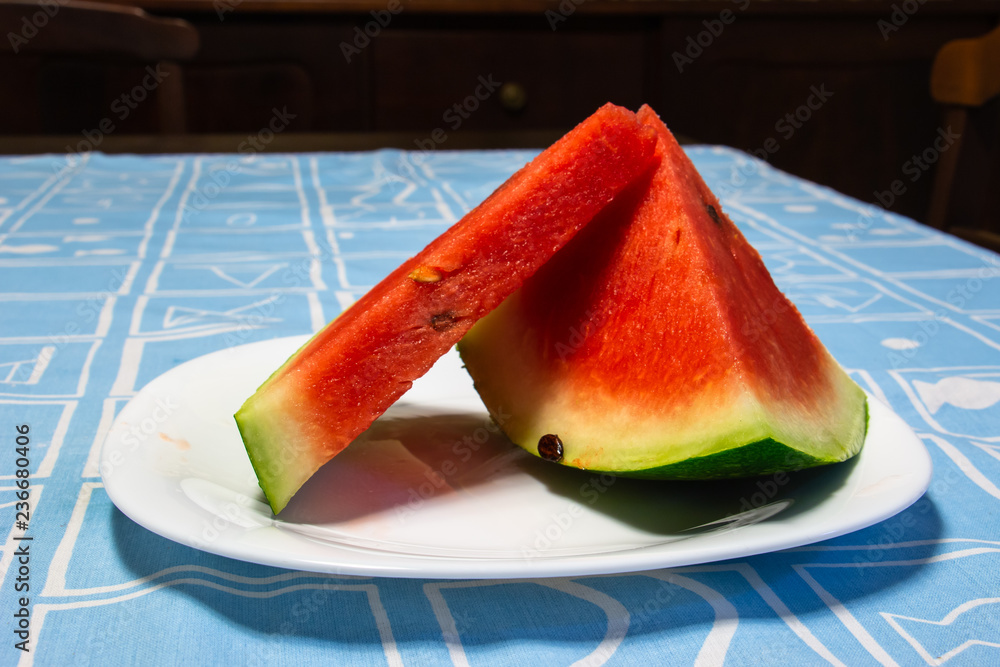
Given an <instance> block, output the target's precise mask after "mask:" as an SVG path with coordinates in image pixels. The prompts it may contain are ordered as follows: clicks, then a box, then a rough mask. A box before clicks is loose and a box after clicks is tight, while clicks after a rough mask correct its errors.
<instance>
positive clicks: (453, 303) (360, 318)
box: [236, 104, 656, 513]
mask: <svg viewBox="0 0 1000 667" xmlns="http://www.w3.org/2000/svg"><path fill="white" fill-rule="evenodd" d="M655 143H656V140H655V133H654V132H652V131H650V129H649V128H648V127H645V126H644V125H643V124H642V123H640V122H639V121H638V120H637V119H636V117H635V114H633V113H632V112H630V111H628V110H626V109H622V108H620V107H615V106H613V105H610V104H608V105H605V106H604V107H602V108H601V109H599V110H598V111H597V112H596V113H595V114H594V115H592V116H591V117H590V118H588V119H587V120H585V121H584V122H583V123H581V124H580V125H579V126H577V127H576V128H575V129H573V130H572V131H570V132H569V133H568V134H567V135H566V136H564V137H563V138H562V139H560V140H559V141H557V142H556V143H555V144H553V145H552V146H551V147H550V148H548V149H547V150H546V151H544V152H542V153H541V154H540V155H539V156H538V157H537V158H535V159H534V160H533V161H532V162H531V163H529V164H528V165H526V166H525V167H524V168H523V169H521V170H520V171H518V172H517V173H516V174H514V175H513V176H512V177H511V178H510V179H509V180H508V181H507V182H506V183H504V184H503V185H501V186H500V187H499V188H498V189H497V190H496V191H495V192H494V193H493V194H492V195H490V196H489V197H488V198H487V199H486V200H485V201H484V202H483V203H482V204H480V205H479V206H478V207H476V208H475V209H474V210H472V211H470V212H469V213H468V214H467V215H466V216H465V217H464V218H462V220H460V221H459V222H457V223H456V224H455V225H454V226H452V227H451V228H450V229H449V230H447V231H446V232H445V233H444V234H442V235H441V236H439V237H438V238H437V239H435V240H434V241H432V242H431V243H430V244H429V245H428V246H427V247H426V248H425V249H424V250H423V251H421V252H420V253H419V254H418V255H416V256H415V257H413V258H411V259H410V260H408V261H407V262H405V263H404V264H403V265H402V266H400V267H399V268H397V269H396V270H395V271H393V272H392V273H391V274H390V275H389V276H388V277H386V278H385V279H384V280H383V281H382V282H380V283H379V284H378V285H376V286H375V287H374V288H373V289H372V290H371V291H369V292H368V293H367V294H365V295H364V296H363V297H362V298H361V299H359V300H358V301H357V302H356V303H355V304H354V305H353V306H351V308H349V309H348V310H347V311H345V312H344V313H343V314H341V315H340V317H338V318H336V319H335V320H333V321H332V322H330V324H328V325H327V326H326V327H325V328H324V329H323V330H322V331H320V332H319V333H318V334H316V335H315V336H314V337H313V338H312V339H311V340H310V341H309V342H308V343H306V344H305V345H304V346H303V347H302V348H301V349H300V350H299V351H298V352H296V354H295V355H293V356H292V357H291V358H290V359H289V360H288V361H287V362H285V364H284V365H283V366H282V367H281V368H279V369H278V370H277V371H276V372H275V373H274V374H273V375H272V376H271V377H270V378H269V379H268V380H267V381H266V382H265V383H264V384H263V385H261V387H260V388H259V389H258V390H257V392H256V393H255V394H254V395H253V396H251V397H250V398H249V399H248V400H247V401H246V403H245V404H244V405H243V407H242V408H241V409H240V410H239V412H237V413H236V422H237V424H238V426H239V429H240V434H241V436H242V437H243V442H244V444H245V445H246V449H247V453H248V454H249V456H250V461H251V463H252V464H253V467H254V470H255V472H256V473H257V478H258V480H259V482H260V485H261V488H262V489H263V490H264V494H265V496H267V499H268V502H269V503H270V505H271V509H272V510H273V511H274V512H275V513H278V512H280V511H281V510H282V509H283V508H284V507H285V505H286V504H287V503H288V501H289V499H290V498H291V497H292V495H293V494H294V493H295V492H296V491H298V489H299V488H300V487H301V486H302V485H303V484H304V483H305V482H306V480H307V479H309V477H311V476H312V475H313V473H314V472H316V470H318V469H319V467H320V466H321V465H323V464H324V463H326V462H327V461H329V460H330V459H331V458H333V456H335V455H336V454H337V453H339V452H340V451H341V450H342V449H343V448H344V447H346V446H347V445H348V444H349V443H350V442H351V441H352V440H354V438H355V437H357V436H358V435H359V434H360V433H361V432H362V431H364V430H365V429H366V428H367V427H368V426H369V425H370V424H371V423H372V422H373V421H374V420H375V419H376V418H377V417H379V415H381V414H382V413H383V412H385V410H386V409H388V407H389V406H390V405H392V403H393V402H395V401H396V399H398V398H399V397H400V396H401V395H402V394H403V393H404V392H406V390H407V389H409V388H410V385H411V384H412V382H413V380H415V379H416V378H418V377H420V376H421V375H423V374H424V373H426V372H427V370H428V369H429V368H430V367H431V365H433V363H434V362H435V361H436V360H437V359H438V358H439V357H440V356H441V355H442V354H444V353H445V352H446V351H447V350H448V349H450V348H451V347H452V346H453V345H454V344H455V343H456V342H457V341H458V340H459V339H460V338H461V337H462V336H463V335H464V334H465V332H466V331H468V329H469V328H470V327H471V326H472V325H473V323H474V322H475V321H476V320H478V319H479V318H480V317H482V316H483V315H485V314H486V313H488V312H490V311H491V310H493V309H494V308H495V307H496V306H497V305H498V304H499V303H500V302H501V301H502V300H503V299H504V298H506V297H507V296H508V295H509V294H510V293H511V292H513V291H514V290H515V289H517V287H519V286H520V285H521V283H522V282H523V281H524V280H525V278H527V277H528V276H530V275H531V274H532V273H534V272H535V271H536V270H537V269H538V267H540V266H541V265H542V264H544V263H545V261H547V260H548V259H549V258H550V257H551V256H552V254H553V253H555V252H556V251H557V250H559V249H560V248H562V247H563V246H564V245H565V244H566V242H567V241H569V239H570V238H572V236H573V235H574V234H575V233H576V232H577V231H578V230H579V229H580V228H581V227H583V226H584V225H585V224H587V222H589V221H590V220H591V218H593V217H594V215H596V214H597V213H598V212H599V211H600V210H601V209H602V208H604V207H605V206H606V205H607V204H608V202H610V201H611V200H612V199H613V198H614V197H615V196H617V195H618V194H619V193H620V192H621V191H622V190H623V189H624V188H625V187H626V186H627V185H628V184H629V183H630V182H631V181H632V180H634V179H635V177H636V176H638V175H639V174H640V173H642V172H643V171H644V170H646V169H647V167H649V166H650V164H651V162H652V160H653V151H654V146H655Z"/></svg>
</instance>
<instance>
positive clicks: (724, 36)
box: [0, 0, 1000, 219]
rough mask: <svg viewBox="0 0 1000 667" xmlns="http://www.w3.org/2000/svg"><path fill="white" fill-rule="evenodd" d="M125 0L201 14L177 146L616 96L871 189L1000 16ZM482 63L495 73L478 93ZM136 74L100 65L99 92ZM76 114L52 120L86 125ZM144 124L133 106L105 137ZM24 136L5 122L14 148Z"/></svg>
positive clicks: (622, 2)
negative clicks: (941, 60)
mask: <svg viewBox="0 0 1000 667" xmlns="http://www.w3.org/2000/svg"><path fill="white" fill-rule="evenodd" d="M120 1H122V2H126V3H134V4H136V5H139V6H142V7H144V8H146V9H147V10H149V11H153V12H162V13H166V14H170V15H175V16H180V17H183V18H184V19H185V20H187V21H189V22H190V23H191V24H192V25H193V26H194V27H195V28H196V30H197V31H198V34H199V37H200V42H201V48H200V50H199V52H198V54H197V56H196V57H194V58H193V59H192V60H191V61H190V62H188V63H186V64H185V65H184V74H185V83H186V92H187V100H186V116H187V125H188V132H189V133H191V134H189V135H187V139H188V140H189V141H188V142H187V143H183V142H182V143H178V142H177V141H173V140H172V141H171V142H170V143H169V144H159V145H160V146H167V145H169V146H170V147H171V148H172V149H174V150H176V149H178V148H179V147H180V148H183V147H184V146H189V147H190V148H191V149H192V150H199V149H200V148H201V147H202V146H204V145H205V143H206V142H209V143H211V144H212V146H213V147H215V148H219V147H220V146H221V147H222V149H225V148H226V147H229V149H230V150H235V149H236V147H237V146H238V145H239V143H240V142H241V141H242V140H244V139H245V138H246V136H247V135H252V134H254V133H256V132H258V131H260V130H261V129H262V128H265V127H267V126H268V124H269V122H270V120H271V119H272V118H273V116H274V114H275V111H276V110H277V111H282V110H287V113H288V114H292V115H294V116H295V117H294V118H292V119H291V120H290V121H289V123H288V125H287V128H286V129H285V131H284V132H283V133H282V135H281V136H279V137H277V138H276V139H275V140H274V141H272V142H271V143H270V144H269V145H268V146H267V148H268V150H271V149H276V148H281V147H283V146H294V147H296V148H299V149H301V148H302V147H305V148H309V147H310V146H314V147H316V148H320V147H322V148H335V147H337V146H339V145H342V144H340V143H338V142H339V141H340V138H346V141H347V144H346V145H348V146H350V147H354V148H357V147H363V146H366V147H375V146H378V145H384V143H385V142H386V141H389V142H390V143H392V144H393V145H398V146H401V147H410V148H416V147H421V146H427V145H428V143H427V142H428V141H431V142H433V144H434V147H435V148H438V149H447V148H457V147H468V146H470V145H477V142H480V141H484V142H485V143H487V144H489V145H526V144H529V143H531V142H535V141H539V142H541V141H544V140H545V139H546V138H548V137H554V136H558V135H559V134H560V133H561V132H563V131H565V130H566V129H568V128H569V127H571V126H572V125H573V124H575V123H576V122H578V121H579V120H580V119H582V118H583V117H584V116H586V115H587V114H589V113H590V112H591V111H593V109H594V108H596V107H597V106H598V105H600V104H602V103H603V102H605V101H609V100H610V101H613V102H616V103H619V104H624V105H627V106H629V107H633V108H634V107H636V106H638V105H639V104H642V103H644V102H648V103H650V104H652V105H653V106H654V108H656V109H657V111H659V113H660V115H661V116H662V117H663V118H664V119H665V120H666V122H667V123H668V125H669V126H670V127H671V128H672V129H673V130H674V131H675V133H677V134H679V135H682V136H686V137H690V138H692V139H694V140H697V141H702V142H711V143H720V144H727V145H731V146H735V147H738V148H742V149H745V150H748V151H752V152H754V153H756V154H758V155H762V156H764V157H766V158H767V159H768V160H769V161H770V162H771V163H772V164H774V165H775V166H777V167H780V168H782V169H786V170H788V171H791V172H793V173H796V174H798V175H801V176H804V177H806V178H809V179H811V180H814V181H816V182H818V183H823V184H826V185H830V186H832V187H834V188H836V189H838V190H840V191H842V192H845V193H847V194H850V195H853V196H855V197H858V198H860V199H862V200H864V201H867V202H872V203H876V204H877V203H879V201H878V198H877V195H878V194H879V193H882V192H885V191H887V190H888V189H889V188H890V186H891V185H892V183H893V182H894V181H896V180H898V179H901V178H906V175H904V174H903V171H902V170H903V169H904V165H905V164H906V163H907V161H908V160H910V159H911V157H912V156H914V155H918V154H920V153H921V152H922V151H923V150H924V149H925V148H926V147H927V146H929V145H932V144H933V142H934V140H935V137H936V136H937V131H938V129H939V125H940V118H939V109H938V106H937V105H936V103H935V102H934V100H933V99H932V98H931V96H930V93H929V88H928V81H929V76H930V68H931V63H932V62H933V60H934V57H935V55H936V54H937V52H938V51H939V50H940V49H941V47H942V46H943V45H944V44H945V43H947V42H949V41H952V40H954V39H957V38H963V37H974V36H979V35H982V34H984V33H986V32H988V31H989V30H991V29H992V28H993V27H995V26H996V25H997V23H998V22H1000V3H993V2H981V1H977V0H924V2H919V1H918V0H912V1H911V2H903V1H902V0H817V1H806V0H731V1H730V0H725V1H723V2H716V1H708V2H706V1H703V0H617V1H612V0H586V1H585V2H581V0H561V2H559V1H552V2H543V1H541V0H413V1H412V2H407V1H403V0H399V4H397V3H396V0H374V1H372V0H354V1H351V0H120ZM366 33H367V34H366ZM480 77H486V80H487V81H494V82H496V83H499V84H500V85H499V86H492V85H491V86H490V87H491V88H492V89H491V90H490V91H489V92H488V94H486V95H485V96H486V99H481V100H480V99H470V96H472V97H474V96H475V94H476V91H477V89H478V90H480V92H483V91H484V90H485V89H484V88H482V87H481V86H482V84H481V82H480ZM123 81H124V82H126V83H127V77H125V76H124V75H119V76H118V79H108V80H105V81H104V82H103V83H102V84H101V85H102V86H103V88H102V90H103V91H105V93H106V95H105V99H107V94H113V91H114V85H115V84H116V82H117V85H126V83H122V82H123ZM3 82H4V78H3V77H2V76H0V86H2V85H3ZM466 102H468V104H465V103H466ZM104 103H105V104H106V102H104ZM455 105H460V108H459V109H458V110H456V108H455ZM472 106H475V109H474V110H471V111H470V110H468V109H467V108H466V107H472ZM4 113H7V115H9V110H4V109H0V127H7V128H16V127H17V125H16V124H15V123H10V122H8V120H9V119H8V118H4V117H3V114H4ZM92 115H93V114H92ZM84 126H85V124H84ZM67 127H68V126H67V124H66V123H65V122H64V123H63V124H62V125H60V126H59V127H58V128H52V127H49V128H45V129H44V130H43V131H44V132H46V133H50V134H51V133H52V132H53V131H56V132H59V133H62V134H72V133H73V132H74V131H75V132H79V130H69V129H67ZM435 130H439V131H440V132H439V134H438V135H436V136H437V137H438V138H439V139H442V138H443V141H435V140H434V139H433V138H432V137H433V136H434V132H435ZM150 131H151V126H150V124H149V123H148V122H147V119H146V117H145V110H143V109H140V110H137V112H136V114H135V116H134V117H133V118H130V119H129V124H128V125H125V124H123V126H122V131H121V132H120V133H116V135H115V136H114V137H111V138H110V142H109V143H107V144H105V146H104V147H102V149H105V150H107V149H109V148H110V149H113V148H114V146H115V145H117V143H118V142H122V145H123V146H124V149H134V145H135V142H134V141H133V140H131V139H130V138H129V137H130V136H133V135H137V134H141V133H146V132H150ZM8 132H9V133H10V132H13V130H10V129H8ZM39 132H40V130H39V129H37V128H36V129H34V130H33V131H32V130H29V131H27V132H25V131H23V130H22V131H20V134H22V135H24V134H26V133H27V134H39ZM306 133H308V134H306ZM441 133H443V134H441ZM293 135H298V138H295V136H293ZM307 136H308V137H315V142H311V141H307V140H305V137H307ZM359 137H360V139H359ZM365 138H367V139H368V140H369V141H368V142H367V143H365V141H364V139H365ZM484 138H485V139H484ZM15 140H16V142H15ZM25 141H26V139H25V138H24V137H23V136H22V137H21V138H20V139H19V138H18V137H7V139H6V141H5V139H4V138H0V151H4V150H8V151H9V150H12V148H11V147H12V146H14V145H17V147H18V148H19V149H20V148H21V147H23V145H24V142H25ZM136 141H138V140H136ZM142 141H145V140H142ZM359 141H361V144H359V143H358V142H359ZM17 142H20V143H17ZM130 142H131V145H130ZM143 145H144V146H146V147H150V148H152V149H155V148H156V146H157V145H156V144H150V143H149V142H148V141H145V143H144V144H143ZM963 150H964V149H963ZM932 181H933V176H932V174H931V173H930V172H927V173H921V174H920V176H919V178H918V179H917V180H916V181H915V182H912V183H911V182H910V181H906V182H907V189H906V192H905V193H904V194H902V195H899V196H895V197H894V199H893V201H892V202H891V204H890V205H889V208H891V209H892V210H893V211H896V212H899V213H903V214H906V215H910V216H913V217H916V218H918V219H923V218H924V217H925V214H926V211H927V207H928V203H929V193H930V190H931V182H932Z"/></svg>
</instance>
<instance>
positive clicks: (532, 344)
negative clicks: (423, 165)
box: [459, 107, 867, 479]
mask: <svg viewBox="0 0 1000 667" xmlns="http://www.w3.org/2000/svg"><path fill="white" fill-rule="evenodd" d="M638 116H639V118H640V119H641V120H642V121H643V122H644V123H645V124H647V125H648V126H649V127H652V128H654V129H655V130H656V131H657V134H658V146H657V155H658V157H659V159H660V163H659V167H658V168H657V169H656V170H655V172H653V173H651V174H649V175H648V176H645V177H642V178H640V180H639V181H638V182H636V183H634V184H633V185H632V186H631V187H630V188H629V189H628V190H627V191H626V192H625V193H623V194H622V196H621V197H619V198H618V199H617V200H616V201H615V203H614V204H612V205H611V206H609V207H608V208H607V209H605V211H604V212H602V213H601V215H599V216H598V217H597V218H596V219H595V220H594V221H593V222H591V223H590V224H589V225H588V226H587V227H586V228H585V229H584V230H583V231H581V232H580V234H578V235H577V236H576V237H575V238H574V239H573V240H572V241H571V242H570V243H569V244H568V245H567V246H566V247H565V248H564V249H563V250H561V251H559V252H558V253H557V254H556V255H555V256H554V257H553V258H552V260H550V261H549V262H548V263H547V264H546V265H545V266H544V267H542V269H541V270H539V271H538V272H537V273H536V274H535V275H534V276H533V277H532V278H530V279H529V280H528V281H527V282H526V283H525V284H524V286H523V287H522V288H521V289H520V290H518V291H517V292H515V293H514V294H513V295H512V296H511V297H510V298H509V299H507V300H506V301H505V302H504V303H503V304H501V306H500V307H499V308H497V309H496V310H495V311H494V312H493V313H491V314H490V315H488V316H487V317H485V318H483V319H482V320H481V321H480V322H479V323H478V324H477V325H476V326H475V327H473V328H472V330H471V331H470V332H469V333H468V335H467V336H466V337H465V338H464V339H463V340H462V342H461V343H460V344H459V351H460V353H461V355H462V359H463V360H464V362H465V364H466V367H467V369H468V371H469V373H470V374H471V375H472V378H473V380H474V381H475V385H476V388H477V390H478V391H479V393H480V396H481V397H482V399H483V401H484V403H485V404H486V406H487V408H488V409H489V410H490V411H491V413H492V414H494V415H504V419H503V421H502V423H501V424H500V426H501V427H502V428H503V430H504V432H505V433H506V434H507V435H508V436H509V437H510V439H511V440H513V441H514V442H515V443H517V444H518V445H520V446H522V447H523V448H525V449H526V450H528V451H529V452H531V453H534V454H537V455H539V456H541V457H542V458H546V459H549V460H552V461H556V462H559V463H561V464H564V465H568V466H573V467H577V468H585V469H590V470H599V471H608V472H614V473H617V474H621V475H627V476H637V477H655V478H673V479H701V478H725V477H744V476H752V475H759V474H766V473H771V472H776V471H779V470H791V469H797V468H803V467H809V466H815V465H822V464H826V463H832V462H837V461H843V460H845V459H848V458H850V457H852V456H853V455H855V454H856V453H857V452H858V451H859V450H860V449H861V447H862V444H863V442H864V438H865V432H866V428H867V403H866V398H865V394H864V392H863V391H862V390H861V389H860V388H859V387H858V386H857V384H855V383H854V382H853V381H852V380H851V379H850V378H849V377H848V375H847V374H846V373H845V372H844V371H843V370H842V369H841V368H840V366H838V365H837V362H836V361H835V360H834V359H833V357H832V356H831V355H830V354H829V353H828V352H827V350H826V349H825V348H824V347H823V345H822V344H821V343H820V341H819V340H818V339H817V338H816V336H815V335H814V334H813V332H812V331H811V330H810V329H809V327H808V326H807V325H806V324H805V322H804V321H803V319H802V317H801V315H800V314H799V312H798V311H797V310H796V308H795V306H793V305H792V304H791V302H789V301H788V299H787V298H786V297H785V296H784V295H783V294H782V293H781V292H780V291H779V290H778V288H777V287H776V286H775V285H774V281H773V280H772V279H771V277H770V275H769V274H768V271H767V270H766V268H765V267H764V264H763V262H762V261H761V258H760V256H759V255H758V254H757V252H756V251H755V250H754V249H753V248H752V247H751V246H750V245H749V244H748V243H747V241H746V239H745V238H744V237H743V235H742V234H741V233H740V232H739V230H738V229H737V228H736V226H735V225H734V224H733V223H732V222H731V221H730V220H729V219H728V218H727V217H726V215H725V214H724V213H723V211H722V208H721V207H720V205H719V202H718V200H717V199H716V198H715V197H714V196H713V195H712V193H711V192H710V191H709V189H708V187H707V186H706V185H705V183H704V181H703V180H702V179H701V177H700V176H699V174H698V173H697V171H696V170H695V167H694V165H693V164H692V163H691V161H690V160H689V159H688V157H687V155H686V154H685V153H684V151H683V150H682V149H681V147H680V146H679V145H678V144H677V142H676V141H675V140H674V138H673V136H672V135H671V134H670V132H669V131H668V130H667V128H666V126H664V125H663V123H662V122H661V121H660V119H659V118H658V117H657V116H656V114H655V113H654V112H653V111H652V110H651V109H649V108H648V107H644V108H643V109H641V110H640V112H639V114H638Z"/></svg>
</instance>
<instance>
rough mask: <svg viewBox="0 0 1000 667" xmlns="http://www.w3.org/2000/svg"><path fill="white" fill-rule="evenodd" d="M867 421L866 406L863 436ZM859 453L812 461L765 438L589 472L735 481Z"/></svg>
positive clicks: (840, 461)
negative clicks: (666, 460) (703, 453)
mask: <svg viewBox="0 0 1000 667" xmlns="http://www.w3.org/2000/svg"><path fill="white" fill-rule="evenodd" d="M868 419H869V413H868V404H867V402H866V403H865V433H867V431H868ZM860 449H861V448H860V447H858V448H857V450H856V451H853V450H852V449H846V450H845V454H846V455H845V456H840V457H838V456H829V457H816V456H810V455H809V454H806V453H805V452H802V451H800V450H798V449H796V448H794V447H792V446H790V445H786V444H785V443H782V442H778V441H777V440H775V439H774V438H765V439H763V440H758V441H757V442H751V443H748V444H745V445H740V446H737V447H733V448H731V449H726V450H723V451H721V452H715V453H714V454H708V455H707V456H698V457H694V458H690V459H686V460H684V461H678V462H676V463H669V464H667V465H663V466H656V467H653V468H645V469H640V470H595V471H593V472H601V473H608V474H612V475H617V476H618V477H636V478H640V479H668V480H669V479H674V480H709V479H739V478H744V477H759V476H761V475H772V474H774V473H778V472H791V471H794V470H802V469H805V468H816V467H819V466H825V465H830V464H833V463H842V462H843V461H847V460H850V459H852V458H854V456H856V455H857V453H858V452H859V451H860Z"/></svg>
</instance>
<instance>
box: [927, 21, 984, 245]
mask: <svg viewBox="0 0 1000 667" xmlns="http://www.w3.org/2000/svg"><path fill="white" fill-rule="evenodd" d="M931 94H932V95H933V97H934V100H935V101H936V102H938V103H939V104H941V105H942V108H943V113H942V116H943V121H942V125H944V126H948V127H950V128H951V129H952V131H953V133H954V135H956V138H955V141H954V145H952V146H949V147H948V149H947V150H946V151H945V152H944V153H943V154H942V155H941V159H940V161H939V165H938V170H937V177H936V179H935V181H934V191H933V193H932V196H931V206H930V210H929V212H928V214H927V222H928V224H930V225H932V226H934V227H937V228H939V229H946V230H948V231H950V232H951V233H953V234H956V235H958V236H961V237H963V238H966V239H968V240H971V241H974V242H976V243H979V244H981V245H985V246H987V247H990V248H993V249H994V250H996V251H997V252H1000V136H998V133H1000V27H998V28H997V29H995V30H993V31H992V32H990V33H988V34H986V35H984V36H982V37H978V38H975V39H959V40H955V41H953V42H948V43H947V44H945V45H944V46H943V47H942V48H941V51H940V52H939V53H938V55H937V57H936V58H935V59H934V68H933V70H932V72H931Z"/></svg>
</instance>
